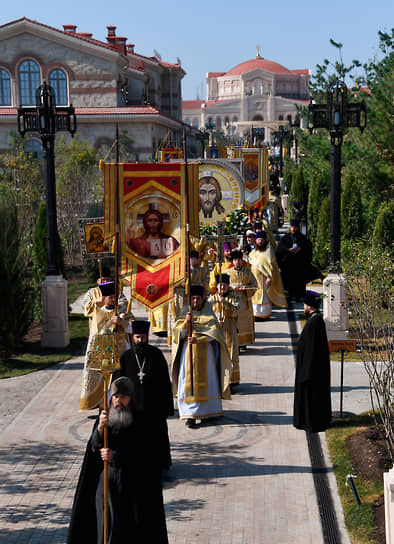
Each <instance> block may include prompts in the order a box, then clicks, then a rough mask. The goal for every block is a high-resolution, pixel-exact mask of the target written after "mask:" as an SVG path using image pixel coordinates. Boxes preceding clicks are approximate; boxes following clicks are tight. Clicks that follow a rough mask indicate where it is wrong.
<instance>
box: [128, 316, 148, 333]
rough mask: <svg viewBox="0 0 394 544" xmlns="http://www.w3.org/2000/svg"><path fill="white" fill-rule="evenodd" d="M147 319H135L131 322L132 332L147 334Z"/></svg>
mask: <svg viewBox="0 0 394 544" xmlns="http://www.w3.org/2000/svg"><path fill="white" fill-rule="evenodd" d="M149 327H150V323H149V321H143V320H142V319H136V320H135V321H132V322H131V331H132V334H149Z"/></svg>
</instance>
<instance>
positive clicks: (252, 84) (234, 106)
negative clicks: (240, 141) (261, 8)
mask: <svg viewBox="0 0 394 544" xmlns="http://www.w3.org/2000/svg"><path fill="white" fill-rule="evenodd" d="M309 78H310V71H309V70H308V69H300V70H289V69H288V68H286V67H285V66H282V65H281V64H278V63H277V62H273V61H271V60H267V59H264V58H263V57H262V56H260V53H259V52H257V55H256V56H255V58H253V59H250V60H247V61H245V62H242V63H241V64H238V65H237V66H234V67H233V68H232V69H231V70H229V71H228V72H209V73H208V74H207V77H206V82H207V99H206V100H184V101H183V104H182V117H183V120H184V122H185V123H186V124H188V125H191V126H193V127H195V128H202V129H204V128H209V127H214V129H215V130H217V131H223V132H224V133H225V134H228V135H234V136H235V137H237V136H239V137H243V136H244V135H246V134H247V133H248V132H250V129H251V128H252V127H253V128H264V130H265V136H264V140H265V141H266V142H270V141H271V136H272V132H273V131H275V130H278V127H279V126H281V125H282V126H284V125H287V124H288V123H289V122H291V123H294V122H295V121H297V120H298V119H299V114H298V111H297V106H305V105H307V104H308V103H309Z"/></svg>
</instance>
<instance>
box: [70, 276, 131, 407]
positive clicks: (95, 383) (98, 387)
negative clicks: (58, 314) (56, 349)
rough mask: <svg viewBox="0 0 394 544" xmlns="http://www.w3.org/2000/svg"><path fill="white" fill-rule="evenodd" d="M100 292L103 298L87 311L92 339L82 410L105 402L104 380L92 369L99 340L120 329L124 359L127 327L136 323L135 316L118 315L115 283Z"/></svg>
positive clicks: (119, 338) (120, 350)
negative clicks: (97, 340)
mask: <svg viewBox="0 0 394 544" xmlns="http://www.w3.org/2000/svg"><path fill="white" fill-rule="evenodd" d="M99 289H100V293H101V298H100V299H96V300H95V302H94V304H91V305H90V306H89V310H87V309H86V307H85V316H86V317H89V319H90V331H89V332H90V335H89V340H88V346H87V349H86V355H85V362H84V369H83V374H82V387H81V397H80V401H79V408H80V410H92V409H93V408H97V407H98V406H99V405H100V403H101V402H102V400H103V392H104V388H103V378H102V376H101V374H100V372H98V371H97V370H91V368H90V367H91V364H92V362H93V361H95V357H94V354H95V348H96V346H97V345H98V343H96V338H97V336H99V335H100V333H103V332H105V331H108V330H112V329H113V328H114V327H117V329H118V332H117V333H116V335H117V345H118V349H119V355H121V354H122V353H123V351H125V349H127V347H128V346H127V336H126V333H125V329H126V328H127V327H128V325H129V321H130V320H132V319H134V316H132V314H130V315H129V316H128V319H122V318H120V317H119V316H118V315H117V314H116V308H115V302H116V298H115V282H113V281H110V282H106V283H101V284H100V285H99Z"/></svg>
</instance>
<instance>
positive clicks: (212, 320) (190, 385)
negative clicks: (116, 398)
mask: <svg viewBox="0 0 394 544" xmlns="http://www.w3.org/2000/svg"><path fill="white" fill-rule="evenodd" d="M191 307H192V311H191V312H188V311H187V308H185V309H184V310H183V312H182V313H181V315H180V316H179V317H178V319H177V321H176V322H175V325H174V329H173V354H174V355H173V361H172V368H171V374H172V384H173V392H174V396H175V397H177V400H178V411H179V417H180V419H184V420H186V425H187V426H188V427H195V425H196V420H203V419H207V418H211V417H218V416H221V415H223V408H222V401H221V399H222V398H223V399H230V398H231V393H230V375H231V366H232V365H231V360H230V356H229V353H228V350H227V346H226V342H225V339H224V335H223V332H222V329H221V327H220V325H219V322H218V320H217V319H216V317H215V314H214V313H213V310H212V307H211V305H210V304H209V303H208V302H207V301H206V299H205V298H204V288H203V287H202V286H200V285H194V286H192V287H191ZM190 323H191V326H192V336H189V331H188V329H189V326H190ZM190 350H191V352H192V358H190Z"/></svg>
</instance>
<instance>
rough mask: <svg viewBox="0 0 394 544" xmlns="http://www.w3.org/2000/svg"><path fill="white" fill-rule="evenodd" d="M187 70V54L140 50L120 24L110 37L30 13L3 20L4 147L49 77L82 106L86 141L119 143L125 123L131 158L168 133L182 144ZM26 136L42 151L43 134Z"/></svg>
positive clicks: (62, 95) (0, 109)
mask: <svg viewBox="0 0 394 544" xmlns="http://www.w3.org/2000/svg"><path fill="white" fill-rule="evenodd" d="M184 75H185V72H184V70H183V68H182V66H181V63H180V61H179V59H178V60H177V62H176V63H174V64H171V63H168V62H164V61H162V60H161V58H160V56H159V55H158V54H157V55H156V56H154V57H147V56H144V55H141V54H138V53H137V52H135V50H134V44H130V43H128V41H127V38H125V37H121V36H117V35H116V27H115V26H108V27H107V36H106V42H104V41H100V40H97V39H95V38H94V37H93V35H92V34H90V33H88V32H79V31H78V29H77V26H75V25H63V28H62V30H59V29H56V28H53V27H50V26H47V25H45V24H42V23H39V22H37V21H32V20H30V19H27V18H22V19H18V20H16V21H12V22H10V23H7V24H4V25H1V26H0V151H3V150H5V149H6V148H7V146H8V140H9V135H10V131H11V130H14V131H15V130H16V128H17V108H18V107H19V106H20V105H22V106H34V105H35V90H36V88H37V87H38V86H39V85H40V84H41V83H42V82H43V81H44V80H45V81H46V82H47V83H49V84H50V85H51V86H52V87H53V88H54V90H55V94H56V103H57V105H58V106H68V105H70V104H72V105H73V106H74V107H75V111H76V115H77V126H78V128H77V136H78V138H79V139H81V140H87V141H88V143H89V144H91V145H93V146H95V147H99V146H100V145H101V144H108V145H111V144H112V143H113V141H114V136H115V126H116V124H118V126H119V131H120V132H122V131H123V130H126V131H127V133H128V136H129V137H131V138H132V139H133V140H134V157H131V158H130V159H131V160H139V161H144V160H150V159H152V158H154V156H155V153H156V151H157V149H158V148H159V147H160V145H162V143H163V142H164V141H165V140H166V139H171V140H172V141H179V142H181V138H182V136H181V135H182V127H183V123H182V94H181V81H182V78H183V77H184ZM26 138H27V139H28V141H27V148H28V149H30V150H32V151H36V150H38V148H39V147H40V145H41V144H40V140H39V138H38V137H35V136H34V135H33V136H32V134H30V135H26Z"/></svg>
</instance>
